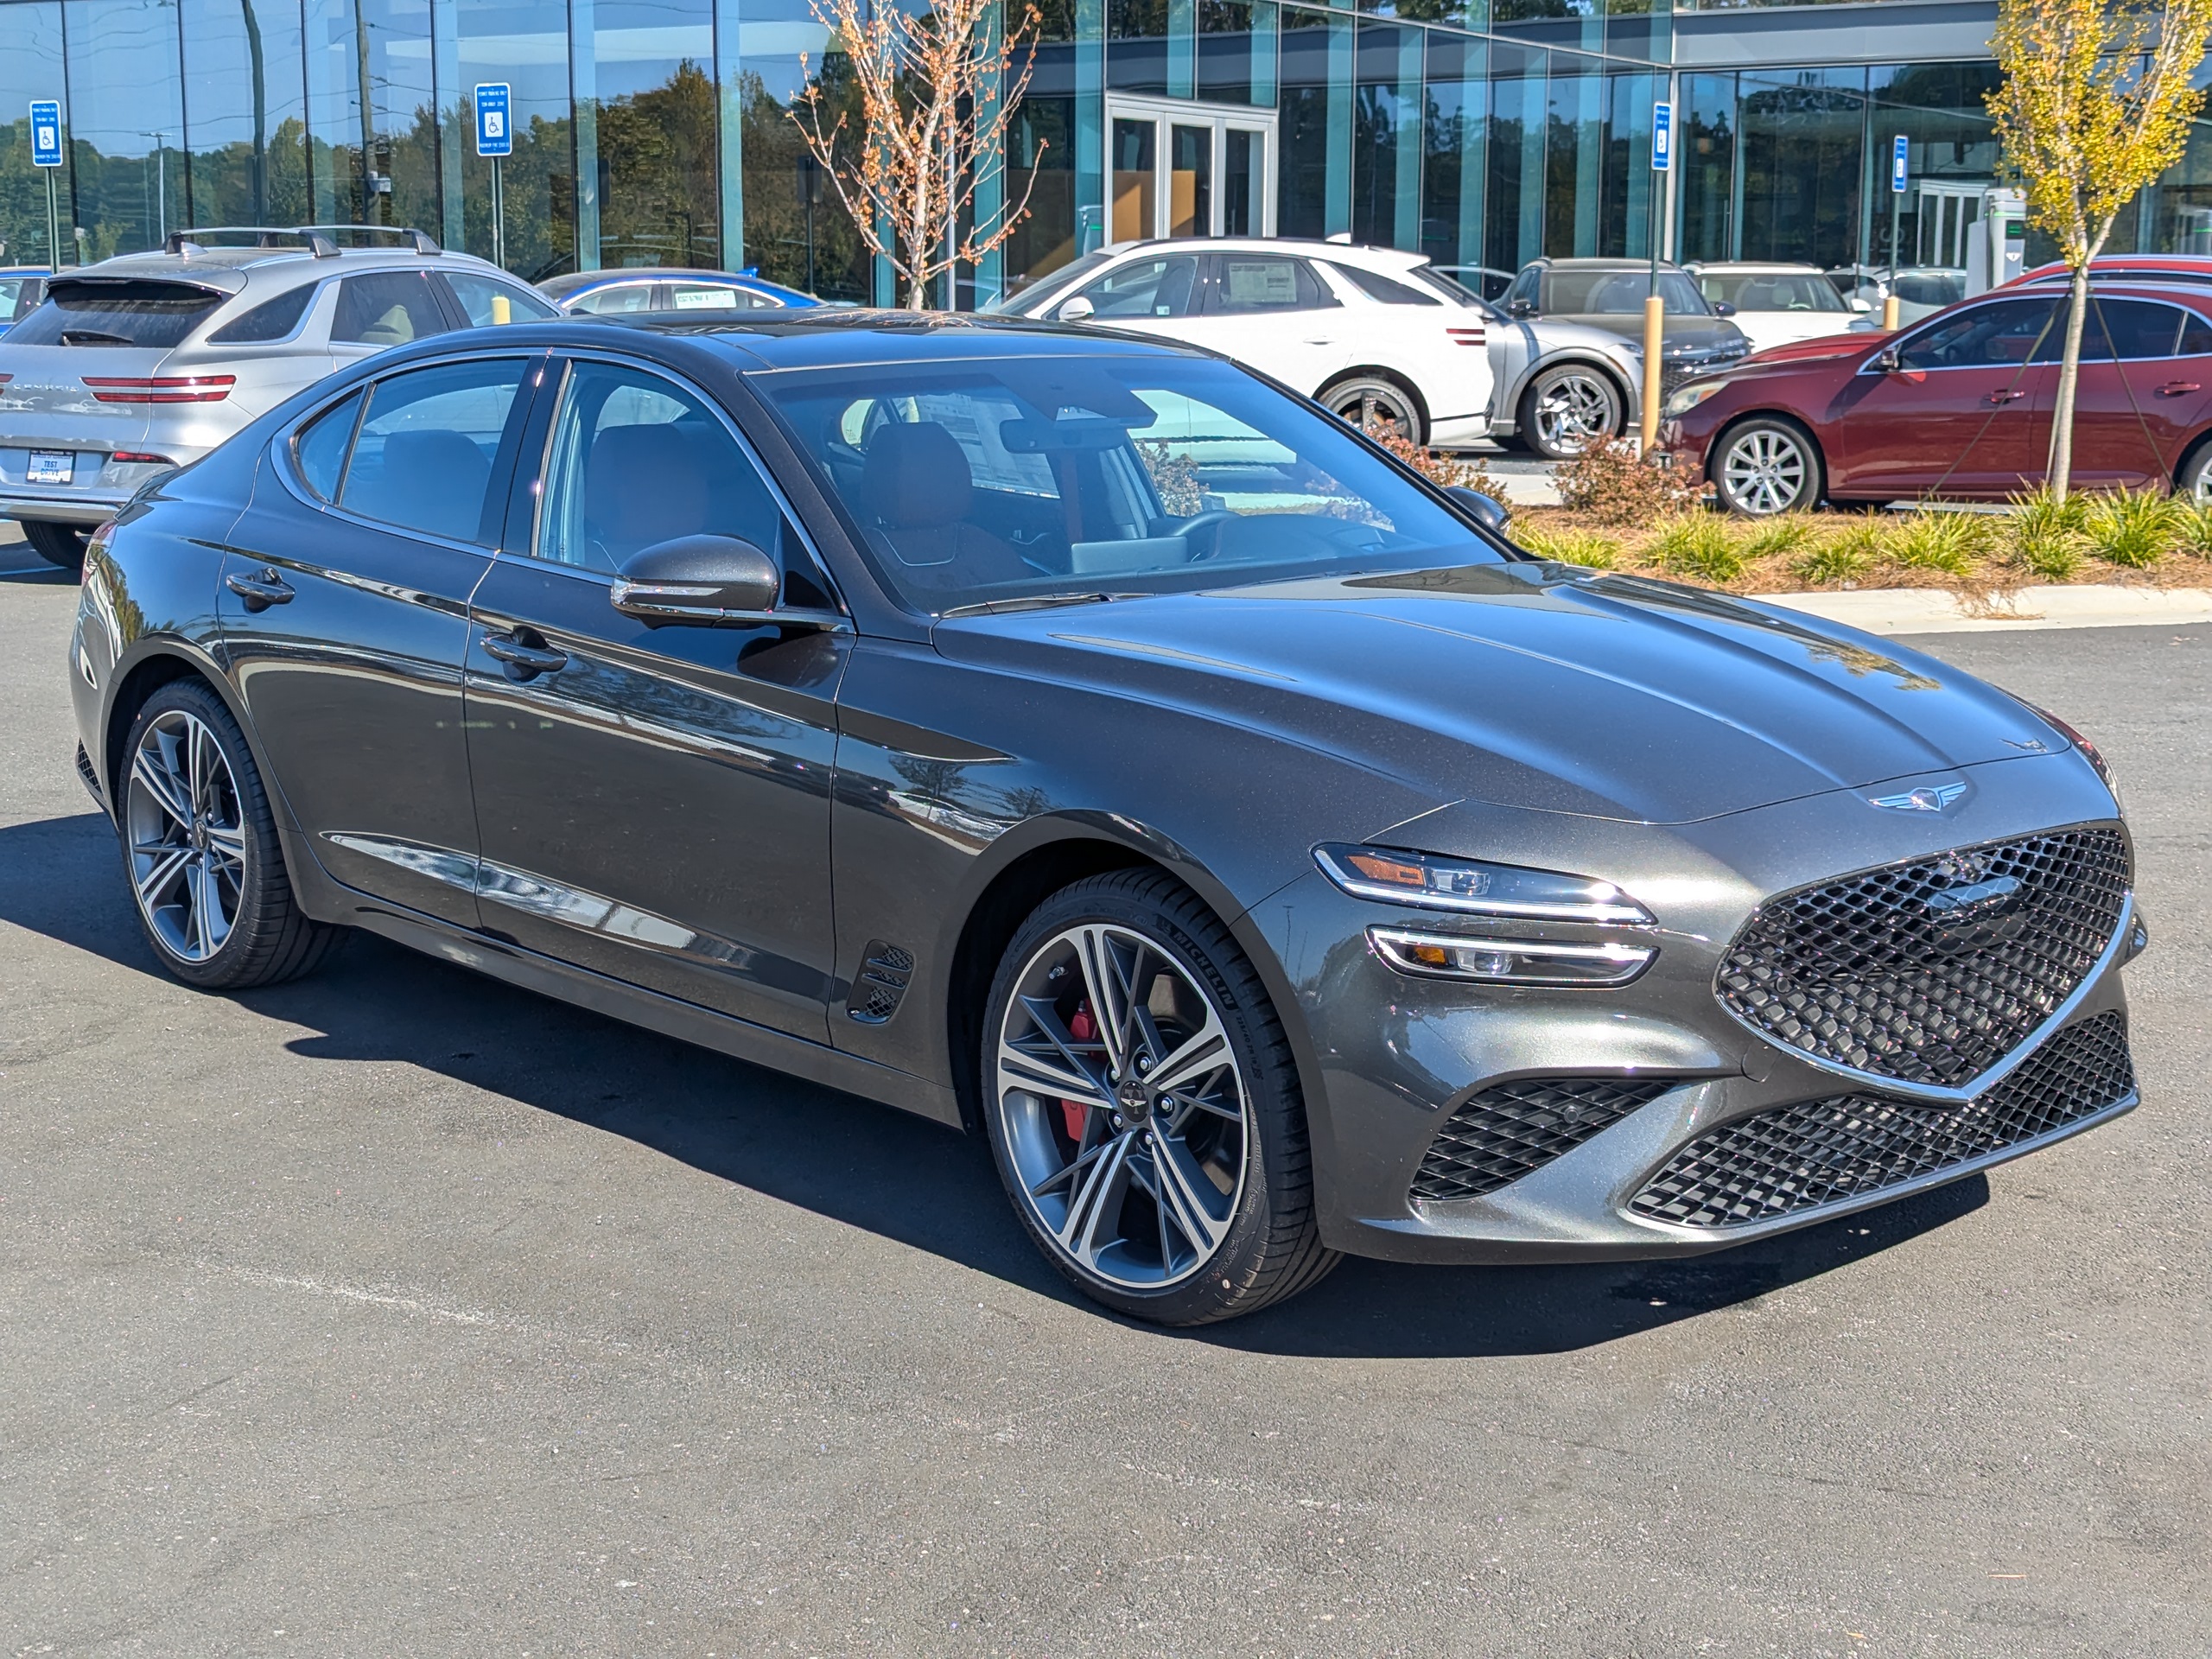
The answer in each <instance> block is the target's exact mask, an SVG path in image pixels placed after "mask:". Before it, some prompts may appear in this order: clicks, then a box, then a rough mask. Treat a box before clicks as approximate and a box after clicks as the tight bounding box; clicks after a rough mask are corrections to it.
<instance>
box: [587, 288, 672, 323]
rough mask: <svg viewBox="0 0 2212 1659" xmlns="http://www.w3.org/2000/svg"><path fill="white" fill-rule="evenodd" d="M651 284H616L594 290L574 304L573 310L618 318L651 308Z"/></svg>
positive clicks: (596, 315)
mask: <svg viewBox="0 0 2212 1659" xmlns="http://www.w3.org/2000/svg"><path fill="white" fill-rule="evenodd" d="M655 286H656V284H654V283H613V285H611V286H609V287H607V288H595V289H593V290H592V291H591V292H590V293H588V294H587V295H585V296H583V297H582V299H580V300H578V301H577V302H576V303H575V309H577V310H579V311H588V312H589V313H590V314H591V315H593V316H595V317H619V316H623V315H627V314H628V313H630V312H632V311H650V310H652V308H653V289H654V287H655Z"/></svg>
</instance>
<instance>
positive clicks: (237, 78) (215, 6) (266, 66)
mask: <svg viewBox="0 0 2212 1659" xmlns="http://www.w3.org/2000/svg"><path fill="white" fill-rule="evenodd" d="M181 3H182V5H183V23H184V109H185V120H186V123H187V124H188V134H189V138H190V143H191V149H192V217H193V219H194V222H195V223H198V224H203V225H296V224H303V223H305V222H306V221H307V219H308V190H307V91H306V87H305V86H304V84H303V83H302V79H301V67H300V10H299V7H298V6H297V5H296V4H286V3H283V0H277V3H273V4H272V3H270V0H181Z"/></svg>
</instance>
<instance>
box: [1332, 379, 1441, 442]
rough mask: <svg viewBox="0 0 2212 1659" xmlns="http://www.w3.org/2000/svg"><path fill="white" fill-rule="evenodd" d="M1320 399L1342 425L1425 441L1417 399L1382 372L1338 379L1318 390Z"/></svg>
mask: <svg viewBox="0 0 2212 1659" xmlns="http://www.w3.org/2000/svg"><path fill="white" fill-rule="evenodd" d="M1320 401H1321V403H1322V404H1323V405H1324V406H1325V407H1326V408H1327V410H1328V411H1329V412H1330V413H1331V414H1332V415H1334V416H1336V417H1337V418H1338V420H1340V421H1342V422H1343V423H1344V424H1345V425H1347V426H1354V427H1357V428H1358V429H1360V430H1361V431H1363V432H1368V431H1373V432H1379V433H1383V434H1389V435H1395V436H1397V437H1401V438H1403V439H1404V440H1405V441H1406V442H1408V443H1412V444H1421V443H1426V442H1428V421H1427V416H1424V415H1423V414H1422V413H1421V399H1420V398H1418V397H1414V395H1413V393H1411V392H1410V391H1407V390H1406V389H1405V388H1404V387H1403V386H1402V385H1399V384H1398V383H1397V382H1396V381H1395V380H1392V379H1390V378H1387V377H1386V376H1383V375H1379V374H1360V375H1354V376H1353V377H1352V378H1351V379H1349V380H1338V381H1337V382H1336V383H1334V384H1333V385H1330V386H1328V387H1326V388H1325V390H1324V391H1322V393H1321V399H1320Z"/></svg>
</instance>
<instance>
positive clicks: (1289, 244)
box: [1105, 236, 1429, 270]
mask: <svg viewBox="0 0 2212 1659" xmlns="http://www.w3.org/2000/svg"><path fill="white" fill-rule="evenodd" d="M1145 248H1179V249H1181V250H1183V251H1185V252H1188V253H1205V252H1215V253H1219V252H1224V251H1226V252H1230V253H1294V254H1296V255H1298V256H1299V257H1300V258H1307V259H1372V260H1374V261H1376V263H1378V264H1388V265H1390V266H1393V267H1395V268H1398V269H1402V270H1411V269H1412V268H1413V267H1414V266H1415V265H1425V264H1428V262H1429V261H1428V256H1427V254H1425V253H1408V251H1406V250H1405V249H1403V248H1378V247H1376V246H1375V245H1372V244H1371V243H1366V242H1330V241H1326V240H1324V239H1322V238H1318V237H1303V236H1154V237H1146V238H1143V239H1142V240H1141V241H1137V242H1117V243H1116V244H1114V245H1112V246H1111V247H1109V248H1107V249H1106V250H1105V251H1106V252H1108V253H1111V254H1116V255H1119V254H1124V253H1135V252H1137V251H1140V250H1141V249H1145Z"/></svg>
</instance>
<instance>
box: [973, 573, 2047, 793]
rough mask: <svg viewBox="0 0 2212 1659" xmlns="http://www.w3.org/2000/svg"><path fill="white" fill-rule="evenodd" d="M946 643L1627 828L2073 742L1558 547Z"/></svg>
mask: <svg viewBox="0 0 2212 1659" xmlns="http://www.w3.org/2000/svg"><path fill="white" fill-rule="evenodd" d="M935 638H936V643H937V646H938V650H939V651H941V652H944V654H945V655H947V656H948V657H950V658H955V659H956V660H965V661H972V662H976V663H977V664H979V665H988V666H993V667H996V668H998V669H1000V670H1001V671H1007V672H1010V673H1013V674H1014V675H1016V676H1019V677H1028V678H1039V679H1055V680H1060V681H1063V682H1066V681H1077V682H1085V683H1090V684H1093V685H1096V687H1098V688H1099V689H1100V690H1104V691H1107V692H1109V693H1110V694H1115V695H1120V696H1134V697H1136V698H1139V699H1141V700H1143V701H1146V702H1154V703H1160V704H1165V705H1167V706H1170V707H1175V708H1179V709H1188V710H1191V711H1192V712H1194V713H1198V714H1199V715H1203V716H1205V717H1209V718H1215V719H1221V720H1227V721H1233V722H1235V723H1236V724H1238V725H1241V726H1243V727H1245V728H1249V729H1257V730H1262V731H1266V732H1268V733H1270V734H1274V735H1277V736H1280V737H1281V738H1283V739H1285V740H1286V741H1290V742H1293V743H1295V744H1298V745H1299V746H1300V747H1306V748H1309V749H1314V750H1319V751H1322V752H1325V753H1331V754H1334V755H1338V756H1340V757H1342V758H1344V759H1348V760H1353V761H1355V762H1357V763H1358V764H1360V765H1362V766H1366V767H1368V768H1370V769H1372V770H1374V771H1376V772H1380V773H1383V774H1385V775H1388V776H1390V777H1393V778H1395V779H1399V780H1401V781H1402V782H1405V783H1407V784H1409V785H1413V786H1414V787H1415V788H1417V789H1420V790H1421V791H1424V792H1425V793H1427V795H1429V796H1430V797H1431V798H1433V799H1435V800H1437V801H1438V802H1440V803H1444V802H1449V801H1456V800H1475V801H1482V802H1488V803H1491V804H1495V805H1499V806H1507V807H1517V808H1525V809H1529V810H1541V811H1548V812H1560V813H1569V814H1574V815H1578V816H1583V817H1601V818H1613V819H1622V820H1628V821H1632V822H1643V823H1689V822H1694V821H1696V820H1699V819H1703V818H1710V817H1719V816H1720V815H1723V814H1726V813H1730V812H1739V811H1744V810H1749V809H1751V808H1754V807H1759V806H1765V805H1770V804H1775V803H1777V802H1780V801H1784V800H1792V799H1796V798H1802V797H1804V796H1808V795H1813V794H1818V793H1822V792H1825V791H1831V790H1835V789H1840V788H1856V787H1862V786H1865V785H1871V784H1875V783H1879V782H1883V781H1885V780H1887V779H1898V778H1907V777H1913V776H1916V775H1918V774H1923V773H1928V772H1943V771H1948V770H1953V769H1955V768H1957V767H1960V766H1971V765H1974V764H1977V763H1980V762H1985V761H1992V760H2011V759H2018V758H2020V757H2022V756H2024V755H2027V754H2032V753H2047V752H2050V751H2054V750H2057V749H2061V748H2063V747H2064V740H2063V739H2062V738H2060V737H2059V736H2058V735H2057V734H2055V733H2054V732H2053V731H2052V730H2051V728H2050V727H2048V726H2046V725H2044V723H2043V722H2042V721H2040V720H2038V719H2037V718H2036V717H2035V716H2034V715H2031V713H2030V712H2029V711H2028V710H2027V709H2025V708H2024V706H2023V705H2021V704H2020V703H2018V702H2016V701H2014V700H2013V699H2012V698H2011V697H2009V696H2005V694H2004V693H2003V692H2001V691H1998V690H1995V689H1993V687H1990V686H1987V685H1985V684H1983V683H1981V682H1980V681H1978V680H1975V679H1974V678H1973V677H1971V676H1969V675H1966V674H1963V673H1961V672H1959V671H1955V670H1954V669H1951V668H1949V667H1948V666H1946V665H1944V664H1940V663H1937V662H1936V661H1934V660H1933V659H1931V658H1925V657H1922V656H1919V655H1917V654H1916V653H1914V652H1905V651H1899V650H1896V649H1894V648H1892V647H1891V646H1890V645H1888V644H1886V643H1885V642H1884V641H1881V640H1878V639H1872V638H1871V637H1868V636H1866V635H1861V634H1858V633H1856V632H1853V631H1852V630H1849V629H1846V628H1840V627H1837V626H1833V625H1830V624H1827V623H1823V622H1818V621H1815V620H1807V619H1800V618H1797V617H1795V616H1793V615H1791V614H1790V613H1787V612H1783V611H1781V610H1778V609H1775V608H1770V607H1764V606H1760V605H1758V604H1757V603H1755V602H1749V601H1741V600H1736V599H1732V598H1729V597H1727V596H1726V595H1723V594H1712V593H1707V592H1704V591H1700V590H1697V589H1693V588H1678V587H1676V586H1675V585H1673V584H1672V583H1668V582H1656V581H1651V580H1649V579H1646V578H1642V577H1630V576H1619V575H1597V574H1593V573H1591V572H1589V571H1586V570H1582V569H1579V568H1576V567H1571V566H1564V565H1555V564H1548V563H1525V564H1511V565H1471V566H1464V567H1458V568H1452V569H1433V570H1425V571H1416V572H1411V573H1406V574H1399V575H1378V576H1352V577H1344V578H1332V579H1325V580H1310V581H1305V582H1289V583H1270V584H1266V585H1262V586H1255V587H1249V588H1226V589H1219V590H1214V591H1211V592H1203V593H1192V594H1166V595H1158V596H1152V597H1146V598H1140V599H1131V600H1128V601H1117V602H1115V603H1111V604H1097V605H1091V606H1083V607H1064V608H1057V609H1049V610H1036V611H1024V612H1016V613H1000V614H996V615H976V616H966V617H960V618H957V619H948V620H945V621H944V622H942V623H940V624H939V625H938V628H937V630H936V636H935ZM1254 781H1255V787H1256V786H1259V785H1260V780H1254ZM1279 781H1280V782H1281V783H1282V784H1287V782H1288V779H1287V778H1286V779H1282V780H1279Z"/></svg>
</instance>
